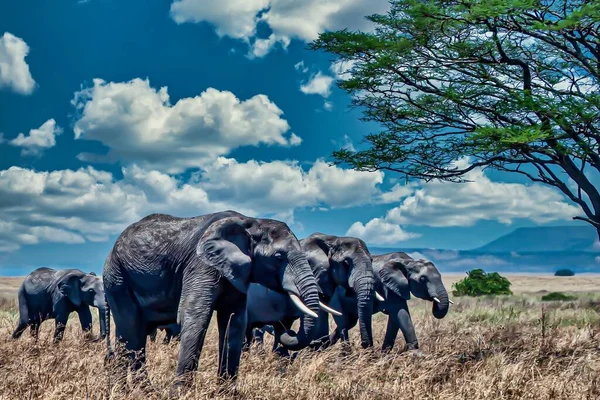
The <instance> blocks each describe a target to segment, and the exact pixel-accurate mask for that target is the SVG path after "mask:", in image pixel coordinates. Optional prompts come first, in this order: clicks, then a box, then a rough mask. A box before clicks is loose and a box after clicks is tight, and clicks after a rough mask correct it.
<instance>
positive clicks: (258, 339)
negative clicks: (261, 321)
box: [251, 327, 265, 346]
mask: <svg viewBox="0 0 600 400" xmlns="http://www.w3.org/2000/svg"><path fill="white" fill-rule="evenodd" d="M251 332H252V334H251V336H252V341H253V342H254V343H256V344H257V345H258V346H262V345H263V343H264V342H265V331H264V327H262V328H254V329H253V330H251Z"/></svg>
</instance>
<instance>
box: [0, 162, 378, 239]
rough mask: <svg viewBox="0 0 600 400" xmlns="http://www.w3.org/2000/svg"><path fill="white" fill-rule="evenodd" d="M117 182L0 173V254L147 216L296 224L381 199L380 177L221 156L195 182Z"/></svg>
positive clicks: (152, 175) (101, 176)
mask: <svg viewBox="0 0 600 400" xmlns="http://www.w3.org/2000/svg"><path fill="white" fill-rule="evenodd" d="M122 173H123V178H122V179H120V180H118V179H116V178H115V177H114V176H113V175H112V174H111V173H109V172H103V171H98V170H96V169H94V168H92V167H87V168H81V169H79V170H77V171H73V170H57V171H52V172H38V171H34V170H31V169H26V168H20V167H11V168H9V169H7V170H2V171H0V251H13V250H17V249H18V248H19V247H20V246H23V245H31V244H37V243H42V242H61V243H82V242H84V241H106V240H108V239H109V236H110V235H115V234H118V233H120V232H121V231H122V230H123V229H124V228H125V227H126V226H127V225H129V224H131V223H132V222H134V221H137V220H139V219H140V218H142V217H143V216H145V215H148V214H150V213H155V212H164V213H168V214H172V215H177V216H193V215H202V214H206V213H210V212H215V211H221V210H226V209H235V210H238V211H240V212H242V213H244V214H246V215H253V216H263V217H272V218H277V219H280V220H284V221H287V222H288V223H290V224H294V226H295V227H296V228H302V225H301V224H300V223H298V222H296V221H295V220H294V211H295V210H297V209H299V208H304V207H318V206H320V205H321V204H326V205H328V206H330V207H350V206H352V205H357V204H362V203H366V202H369V201H370V198H371V197H377V196H378V195H379V189H378V188H377V186H378V185H379V184H380V183H381V182H382V180H383V174H382V173H366V172H357V171H353V170H341V169H339V168H337V167H329V166H328V165H327V164H326V163H325V162H323V161H321V160H318V161H317V162H315V163H314V164H313V165H312V167H311V168H310V169H309V170H308V171H304V170H303V169H302V168H301V167H300V166H299V164H298V163H297V162H283V161H273V162H269V163H259V162H256V161H248V162H245V163H240V162H237V161H236V160H233V159H227V158H224V157H221V158H219V159H218V160H217V162H215V163H214V165H211V166H210V167H207V168H206V170H204V171H202V172H201V173H198V174H196V175H194V176H193V177H192V179H190V180H189V181H182V180H180V179H176V178H174V177H173V176H170V175H167V174H165V173H163V172H160V171H157V170H150V169H144V168H142V167H140V166H137V165H131V166H128V167H126V168H123V169H122Z"/></svg>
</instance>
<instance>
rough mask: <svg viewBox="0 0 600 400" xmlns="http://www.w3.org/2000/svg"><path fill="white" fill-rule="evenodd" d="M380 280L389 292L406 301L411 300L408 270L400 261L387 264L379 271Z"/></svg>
mask: <svg viewBox="0 0 600 400" xmlns="http://www.w3.org/2000/svg"><path fill="white" fill-rule="evenodd" d="M379 278H380V279H381V282H382V283H383V285H384V286H385V287H386V288H387V289H388V290H391V291H392V292H394V293H395V294H397V295H398V296H400V297H402V298H403V299H404V300H410V285H409V283H408V278H407V277H406V269H405V268H404V265H402V263H400V262H398V260H392V261H388V262H387V263H385V264H384V265H383V267H382V268H381V269H380V270H379Z"/></svg>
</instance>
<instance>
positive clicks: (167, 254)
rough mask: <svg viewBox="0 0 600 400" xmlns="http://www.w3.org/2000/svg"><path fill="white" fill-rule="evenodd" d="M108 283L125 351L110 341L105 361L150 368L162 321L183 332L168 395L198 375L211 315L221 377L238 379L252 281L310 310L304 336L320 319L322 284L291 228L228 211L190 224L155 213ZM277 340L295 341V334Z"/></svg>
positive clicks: (133, 229) (137, 227)
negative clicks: (151, 344)
mask: <svg viewBox="0 0 600 400" xmlns="http://www.w3.org/2000/svg"><path fill="white" fill-rule="evenodd" d="M103 279H104V288H105V292H106V298H107V301H108V305H109V310H110V311H109V312H112V314H113V319H114V322H115V325H116V336H117V340H118V342H119V344H120V345H124V350H121V351H119V352H117V353H115V352H113V351H112V349H111V344H110V338H109V336H110V335H108V336H107V338H108V339H107V347H108V355H107V358H108V359H109V360H110V359H112V358H113V357H117V358H119V359H125V360H127V361H128V364H129V366H130V368H131V369H132V370H134V371H137V370H139V369H140V368H141V367H142V366H143V365H144V364H145V346H146V339H147V335H148V333H150V332H152V330H154V329H155V328H157V327H158V326H160V325H167V324H171V323H177V324H179V325H180V326H181V334H180V344H179V346H180V347H179V356H178V360H177V368H176V378H175V382H174V385H173V386H172V390H173V389H177V388H179V387H181V386H182V385H185V384H186V383H188V382H189V379H188V378H189V376H190V374H189V373H190V372H193V371H195V370H197V369H198V360H199V357H200V353H201V351H202V347H203V344H204V339H205V335H206V332H207V329H208V326H209V323H210V319H211V316H212V313H213V311H216V313H217V323H218V330H219V367H218V375H219V377H220V378H221V379H225V380H228V379H232V380H234V379H235V378H236V376H237V371H238V365H239V361H240V355H241V350H242V342H243V339H244V332H245V329H246V300H247V293H248V287H249V285H250V283H251V282H255V283H259V284H262V285H264V286H266V287H268V288H270V289H273V290H275V291H278V292H280V293H285V294H286V295H287V296H289V297H290V298H291V300H292V302H293V303H294V305H295V306H296V307H298V309H299V310H301V311H302V312H303V313H305V314H307V317H306V319H305V324H304V327H303V329H304V332H301V333H300V334H301V335H305V336H312V335H313V333H312V331H313V330H314V327H315V325H316V319H317V318H318V314H317V312H318V310H319V294H318V287H317V282H316V280H315V277H314V275H313V274H312V273H311V269H310V265H309V264H308V261H307V259H306V256H305V255H304V252H303V251H302V248H301V246H300V243H299V241H298V239H297V238H296V236H295V235H294V234H293V233H292V231H291V230H290V228H289V227H288V226H287V225H286V224H285V223H283V222H280V221H277V220H272V219H259V218H251V217H248V216H245V215H243V214H240V213H238V212H235V211H231V210H228V211H221V212H217V213H213V214H206V215H201V216H197V217H190V218H178V217H174V216H171V215H166V214H151V215H149V216H147V217H145V218H143V219H141V220H139V221H138V222H135V223H133V224H131V225H130V226H128V227H127V228H126V229H125V230H124V231H123V232H122V233H121V235H120V236H119V237H118V238H117V240H116V242H115V244H114V246H113V248H112V250H111V251H110V253H109V255H108V257H107V259H106V262H105V265H104V271H103ZM107 321H108V319H107ZM281 340H282V342H283V343H285V344H288V345H293V344H294V343H296V342H297V338H296V337H294V335H293V334H292V332H290V333H289V334H287V333H286V334H285V335H282V337H281ZM121 348H122V347H121Z"/></svg>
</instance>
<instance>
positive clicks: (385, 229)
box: [346, 218, 420, 245]
mask: <svg viewBox="0 0 600 400" xmlns="http://www.w3.org/2000/svg"><path fill="white" fill-rule="evenodd" d="M346 235H348V236H355V237H359V238H361V239H363V240H364V241H365V242H367V243H370V244H375V245H392V244H396V243H398V242H402V241H404V240H408V239H413V238H416V237H419V236H420V235H419V234H417V233H411V232H406V231H404V230H403V229H402V228H400V226H398V225H395V224H390V223H389V222H386V221H385V220H384V219H383V218H373V219H372V220H370V221H369V222H367V223H366V225H363V224H362V223H361V222H355V223H354V224H352V226H350V228H349V229H348V231H347V232H346Z"/></svg>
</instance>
